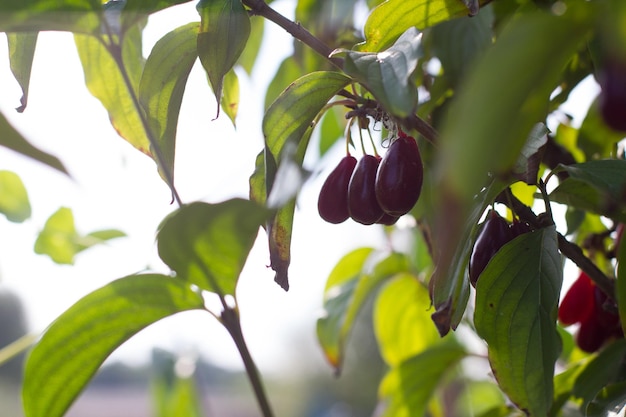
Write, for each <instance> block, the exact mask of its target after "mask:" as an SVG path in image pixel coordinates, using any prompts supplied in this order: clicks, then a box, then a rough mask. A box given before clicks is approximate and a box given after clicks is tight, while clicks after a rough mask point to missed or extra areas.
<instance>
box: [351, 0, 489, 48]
mask: <svg viewBox="0 0 626 417" xmlns="http://www.w3.org/2000/svg"><path fill="white" fill-rule="evenodd" d="M486 2H487V1H485V0H483V1H480V3H481V4H484V3H486ZM467 14H468V8H467V6H466V5H465V4H464V2H463V1H459V0H387V1H386V2H384V3H383V4H381V5H380V6H378V7H376V8H375V9H374V10H373V11H372V13H371V14H370V15H369V17H368V18H367V21H366V22H365V29H364V31H365V39H366V41H365V43H363V44H360V45H358V48H359V50H360V51H370V52H378V51H382V50H383V49H385V48H387V47H388V46H389V45H391V44H392V43H393V42H395V40H396V39H398V37H400V35H401V34H402V33H404V32H405V31H406V30H407V29H409V28H412V27H415V28H417V29H418V30H423V29H426V28H428V27H431V26H434V25H436V24H437V23H440V22H443V21H446V20H450V19H453V18H456V17H463V16H467Z"/></svg>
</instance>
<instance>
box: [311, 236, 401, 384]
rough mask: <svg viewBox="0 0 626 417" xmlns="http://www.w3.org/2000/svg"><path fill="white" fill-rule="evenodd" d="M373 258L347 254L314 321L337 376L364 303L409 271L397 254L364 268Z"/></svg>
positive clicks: (366, 251) (364, 251) (367, 253)
mask: <svg viewBox="0 0 626 417" xmlns="http://www.w3.org/2000/svg"><path fill="white" fill-rule="evenodd" d="M372 255H373V249H371V248H360V249H356V250H354V251H352V252H350V253H348V254H347V255H345V256H344V257H343V258H342V259H341V260H340V261H339V262H338V263H337V265H335V268H333V270H332V272H331V273H330V275H329V277H328V280H327V281H326V286H325V289H324V315H323V316H322V318H320V319H318V321H317V339H318V341H319V343H320V345H321V347H322V350H323V351H324V355H325V356H326V359H327V360H328V362H329V363H330V364H331V365H332V366H333V367H334V368H335V372H337V373H339V372H341V368H342V365H343V359H344V354H345V352H344V350H345V345H346V342H347V339H348V337H349V334H350V331H351V330H352V326H353V325H354V323H355V320H356V318H357V315H358V313H359V311H360V310H361V307H362V306H363V304H364V303H365V301H366V300H367V299H368V297H369V296H370V294H371V293H372V291H374V290H375V289H376V287H377V286H378V284H380V283H381V282H382V281H383V280H385V279H387V278H389V277H391V276H393V275H395V274H397V273H399V272H402V271H406V270H407V269H408V261H407V259H406V257H405V256H404V255H402V254H400V253H391V254H389V255H388V256H387V257H386V258H384V259H382V260H380V261H379V262H377V263H376V264H375V265H374V266H373V267H367V266H366V262H369V260H371V256H372ZM370 268H371V269H370Z"/></svg>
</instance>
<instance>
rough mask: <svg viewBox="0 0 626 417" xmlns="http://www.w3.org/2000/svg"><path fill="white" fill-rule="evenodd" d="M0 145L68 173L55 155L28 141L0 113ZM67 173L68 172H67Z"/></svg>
mask: <svg viewBox="0 0 626 417" xmlns="http://www.w3.org/2000/svg"><path fill="white" fill-rule="evenodd" d="M0 146H4V147H5V148H8V149H11V150H13V151H15V152H18V153H20V154H22V155H24V156H27V157H29V158H32V159H34V160H36V161H38V162H41V163H42V164H45V165H48V166H49V167H51V168H54V169H56V170H58V171H60V172H62V173H64V174H68V172H67V170H66V169H65V166H63V163H62V162H61V161H60V160H59V159H58V158H57V157H55V156H52V155H50V154H49V153H47V152H44V151H42V150H40V149H38V148H36V147H34V146H33V145H32V144H31V143H30V142H28V141H27V140H26V139H24V137H23V136H22V135H21V134H20V133H19V132H18V131H17V130H15V128H14V127H13V126H11V124H10V123H9V122H8V121H7V119H6V118H5V117H4V115H3V114H2V113H0ZM68 175H69V174H68Z"/></svg>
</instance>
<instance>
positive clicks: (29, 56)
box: [7, 32, 38, 113]
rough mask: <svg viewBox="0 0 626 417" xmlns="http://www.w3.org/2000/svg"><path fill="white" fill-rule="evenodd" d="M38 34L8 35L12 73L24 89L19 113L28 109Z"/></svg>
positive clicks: (18, 109)
mask: <svg viewBox="0 0 626 417" xmlns="http://www.w3.org/2000/svg"><path fill="white" fill-rule="evenodd" d="M37 34H38V33H37V32H32V33H7V40H8V42H9V60H10V61H11V71H12V72H13V75H14V76H15V79H16V80H17V82H18V83H19V85H20V87H21V88H22V98H21V99H20V103H21V104H20V106H19V107H18V108H17V111H18V112H20V113H22V112H23V111H24V110H25V109H26V105H27V103H28V88H29V85H30V72H31V69H32V67H33V57H34V56H35V45H36V44H37Z"/></svg>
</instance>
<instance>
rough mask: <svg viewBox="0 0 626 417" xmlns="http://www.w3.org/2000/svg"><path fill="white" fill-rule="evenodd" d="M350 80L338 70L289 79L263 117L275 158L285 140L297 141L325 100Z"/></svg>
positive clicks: (264, 129)
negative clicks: (291, 81)
mask: <svg viewBox="0 0 626 417" xmlns="http://www.w3.org/2000/svg"><path fill="white" fill-rule="evenodd" d="M349 82H350V78H348V77H346V76H345V75H343V74H340V73H338V72H330V71H318V72H313V73H310V74H307V75H305V76H303V77H301V78H298V79H297V80H296V81H294V82H293V83H291V85H289V87H287V89H285V90H284V91H283V92H282V93H281V94H280V96H278V98H277V99H276V100H275V101H274V102H273V103H272V105H271V106H270V107H269V109H267V112H265V116H264V117H263V135H264V136H265V143H266V146H267V148H268V149H269V151H270V152H271V153H272V155H273V156H274V159H275V160H276V161H280V154H281V152H282V149H283V147H284V146H285V143H287V142H294V143H296V144H298V143H299V142H300V140H301V138H302V137H303V135H304V133H305V132H306V130H307V129H308V128H309V127H310V125H311V122H312V121H313V120H314V119H315V118H316V116H317V115H318V113H319V112H320V111H321V110H322V109H323V108H324V106H325V105H326V103H328V101H329V100H330V99H331V98H332V97H333V96H334V95H335V94H337V93H338V92H339V91H340V90H341V89H342V88H344V87H345V86H346V85H348V83H349Z"/></svg>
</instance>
